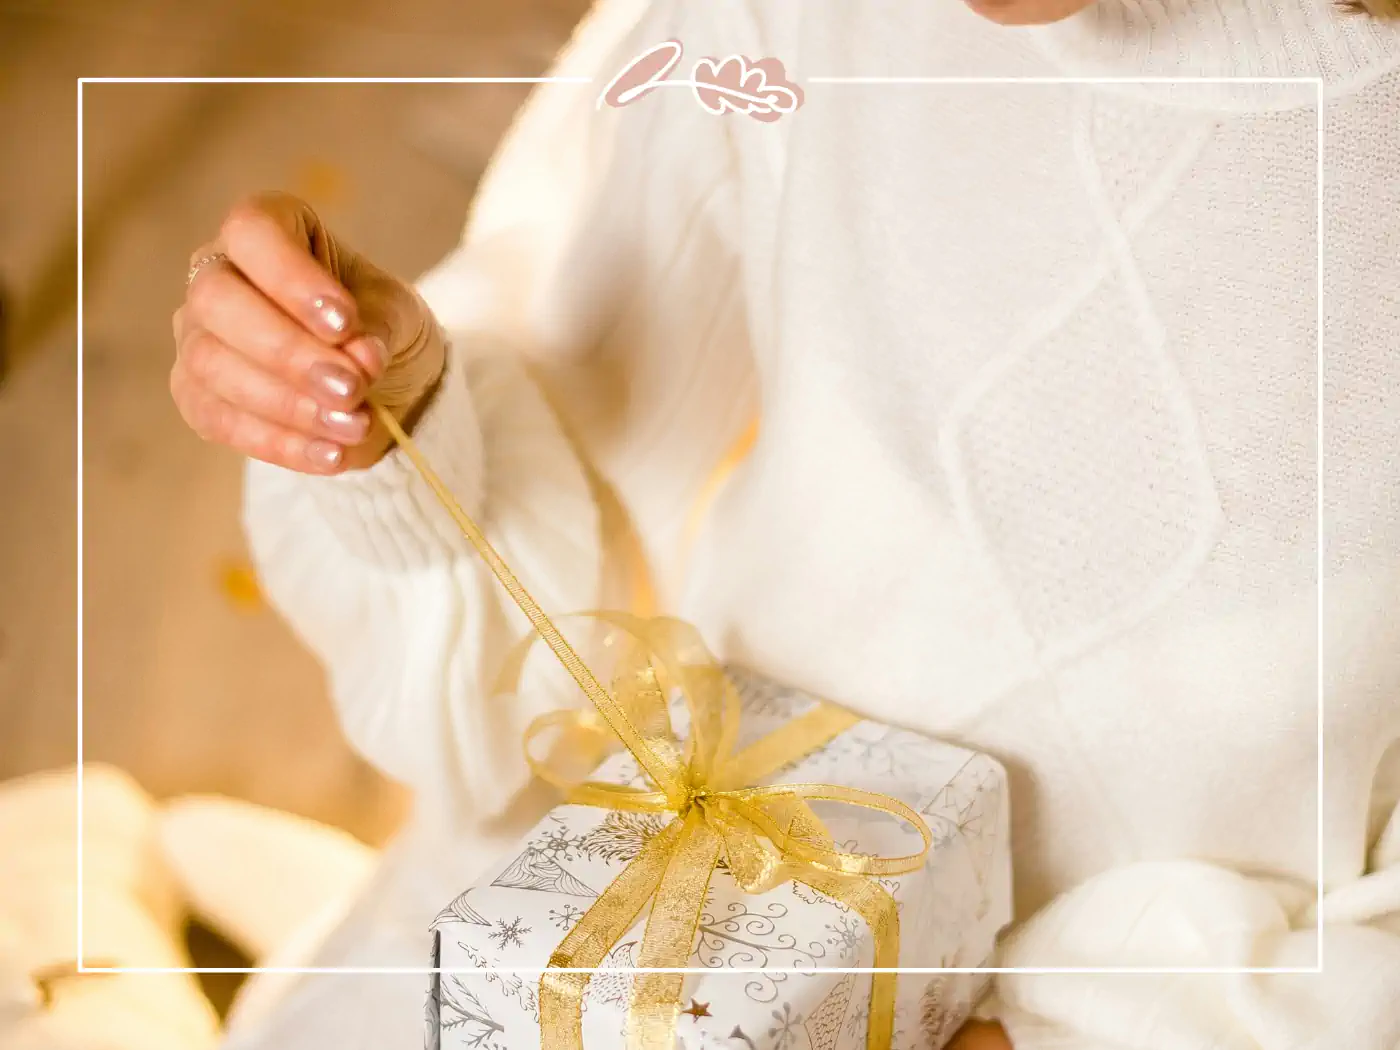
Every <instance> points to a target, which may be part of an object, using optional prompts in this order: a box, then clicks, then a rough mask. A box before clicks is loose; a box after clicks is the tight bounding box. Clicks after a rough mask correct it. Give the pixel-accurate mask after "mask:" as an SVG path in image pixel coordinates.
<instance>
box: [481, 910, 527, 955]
mask: <svg viewBox="0 0 1400 1050" xmlns="http://www.w3.org/2000/svg"><path fill="white" fill-rule="evenodd" d="M530 929H531V927H529V926H526V925H525V917H524V916H523V915H517V916H516V917H515V918H514V919H512V920H511V921H510V922H506V921H505V920H504V919H497V920H496V928H495V929H493V930H492V931H491V934H490V937H491V940H492V941H493V942H494V943H495V945H496V947H498V948H519V947H520V946H521V943H522V941H521V939H522V938H523V937H524V936H525V935H526V934H527V933H529V932H530Z"/></svg>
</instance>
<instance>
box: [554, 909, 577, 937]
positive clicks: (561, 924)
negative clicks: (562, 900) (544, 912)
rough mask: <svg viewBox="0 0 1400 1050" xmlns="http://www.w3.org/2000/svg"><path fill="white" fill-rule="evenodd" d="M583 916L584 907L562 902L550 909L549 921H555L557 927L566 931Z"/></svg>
mask: <svg viewBox="0 0 1400 1050" xmlns="http://www.w3.org/2000/svg"><path fill="white" fill-rule="evenodd" d="M581 918H583V909H581V908H575V907H574V906H573V905H572V904H561V905H560V906H559V907H557V908H550V909H549V921H550V922H552V923H554V925H555V927H556V928H557V929H560V930H563V931H565V932H566V933H567V932H568V931H569V930H572V929H573V928H574V926H575V924H576V923H577V922H578V921H579V919H581Z"/></svg>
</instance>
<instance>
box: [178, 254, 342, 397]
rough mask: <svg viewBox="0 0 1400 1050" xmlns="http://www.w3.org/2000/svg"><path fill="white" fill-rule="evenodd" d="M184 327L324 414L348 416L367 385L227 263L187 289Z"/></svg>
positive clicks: (334, 351) (205, 273) (339, 353)
mask: <svg viewBox="0 0 1400 1050" xmlns="http://www.w3.org/2000/svg"><path fill="white" fill-rule="evenodd" d="M186 324H187V325H193V326H196V327H198V328H200V329H203V330H205V331H208V332H210V333H212V334H213V335H214V336H215V337H216V338H217V339H218V340H219V341H221V342H222V343H223V344H225V345H227V346H230V347H234V348H236V349H237V351H238V352H239V353H241V354H243V355H244V356H246V357H247V358H248V359H249V361H250V362H251V363H252V364H254V365H256V366H257V367H258V368H259V369H261V370H262V371H264V372H266V373H268V374H269V375H271V376H274V377H276V378H278V379H280V380H282V381H283V382H284V383H286V384H288V385H289V386H291V387H293V388H294V389H296V390H299V391H300V392H301V393H303V394H306V395H308V396H310V397H313V398H315V399H316V400H317V401H319V402H321V403H322V404H323V405H325V406H326V407H327V408H334V409H341V410H344V411H351V410H353V409H355V408H357V407H358V406H359V405H360V403H361V402H362V401H363V400H364V395H365V390H366V387H367V380H366V377H365V376H364V375H363V374H362V372H361V371H360V369H359V367H358V366H357V364H356V362H355V361H354V359H353V358H351V357H349V356H348V355H347V354H346V353H345V352H344V351H343V350H341V349H339V348H337V347H335V346H331V345H328V344H327V343H326V342H324V341H322V340H320V339H317V338H316V337H315V336H313V335H312V334H310V333H309V332H307V331H306V330H305V329H304V328H302V327H301V326H300V325H298V324H297V323H296V322H295V321H293V320H292V318H290V317H288V316H287V315H286V314H285V313H283V312H282V310H280V309H279V308H278V307H277V306H276V305H275V304H274V303H273V302H272V301H271V300H269V298H268V297H267V296H266V295H264V294H263V293H262V292H260V291H259V290H258V289H257V288H255V287H253V285H251V284H250V283H249V282H248V281H247V280H246V279H245V278H244V276H243V275H242V274H241V273H239V272H238V271H237V270H236V269H234V267H233V266H232V265H230V264H228V263H224V262H218V263H212V264H210V265H209V266H207V267H205V268H204V269H203V270H201V271H200V273H199V276H198V277H196V278H195V280H194V282H193V283H192V284H191V285H190V288H189V294H188V307H187V318H186ZM216 392H217V393H220V394H221V396H222V395H223V394H224V392H223V391H220V390H217V389H216Z"/></svg>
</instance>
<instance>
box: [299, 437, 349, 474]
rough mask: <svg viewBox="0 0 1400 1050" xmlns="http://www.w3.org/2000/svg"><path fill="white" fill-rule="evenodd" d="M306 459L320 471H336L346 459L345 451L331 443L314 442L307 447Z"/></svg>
mask: <svg viewBox="0 0 1400 1050" xmlns="http://www.w3.org/2000/svg"><path fill="white" fill-rule="evenodd" d="M306 458H307V460H308V461H309V462H310V463H311V465H312V466H314V467H315V468H316V469H318V470H334V469H335V468H336V467H338V466H340V461H341V460H342V459H344V458H345V450H344V449H343V448H341V447H340V446H339V445H332V444H331V443H330V442H329V441H313V442H311V444H309V445H307V446H306Z"/></svg>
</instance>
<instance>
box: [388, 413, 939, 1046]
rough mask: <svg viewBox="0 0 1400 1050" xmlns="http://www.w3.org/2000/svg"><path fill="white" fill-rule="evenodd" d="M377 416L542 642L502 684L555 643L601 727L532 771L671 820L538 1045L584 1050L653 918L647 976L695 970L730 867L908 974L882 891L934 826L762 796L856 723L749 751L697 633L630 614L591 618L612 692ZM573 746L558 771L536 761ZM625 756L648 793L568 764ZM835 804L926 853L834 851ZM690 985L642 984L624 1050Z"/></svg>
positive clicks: (676, 1004)
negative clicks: (597, 1005) (584, 775)
mask: <svg viewBox="0 0 1400 1050" xmlns="http://www.w3.org/2000/svg"><path fill="white" fill-rule="evenodd" d="M373 407H374V410H375V412H376V414H377V415H378V417H379V418H380V420H381V421H382V422H383V423H384V426H385V427H386V428H387V429H388V430H389V432H390V433H391V434H392V435H393V436H394V438H395V439H396V440H397V442H398V444H399V447H400V448H401V449H402V450H403V452H404V454H405V455H406V456H407V457H408V459H409V461H410V462H411V463H412V464H413V465H414V467H415V468H416V469H417V470H418V472H419V473H420V474H421V475H422V477H423V480H424V481H425V482H426V483H427V484H428V486H429V488H431V489H432V491H433V492H434V494H435V495H436V496H437V498H438V500H439V501H440V502H441V503H442V505H443V507H444V508H445V509H446V510H447V512H448V513H449V514H450V515H451V516H452V518H453V519H454V521H455V522H456V523H457V525H458V527H459V528H460V529H461V530H462V533H463V535H465V536H466V538H467V539H468V540H469V541H470V542H471V544H472V546H473V547H474V548H475V549H476V550H477V552H478V553H479V554H480V555H481V557H482V558H483V559H484V560H485V562H486V564H487V566H488V567H489V568H490V569H491V571H492V572H493V573H494V574H495V576H496V578H497V579H498V580H499V581H500V582H501V585H502V586H503V587H504V588H505V589H506V591H507V592H508V593H509V594H510V596H511V598H512V599H513V600H514V601H515V603H516V604H517V605H518V606H519V607H520V609H521V610H522V611H523V612H524V613H525V615H526V617H527V618H528V619H529V621H530V623H531V624H532V625H533V627H534V633H533V634H532V635H531V636H530V637H529V638H527V639H526V641H525V642H524V643H522V645H521V646H519V647H517V649H516V650H515V652H514V653H512V654H511V655H510V657H508V659H507V661H506V666H505V668H504V671H503V683H504V684H505V685H506V686H507V687H511V688H513V687H514V685H515V684H516V682H518V680H519V676H520V674H521V672H522V670H523V668H524V664H525V659H526V656H527V653H528V650H529V648H530V646H531V645H532V644H533V643H534V642H535V641H537V640H543V641H544V642H545V644H546V645H548V646H549V648H550V649H551V650H552V651H553V653H554V655H555V656H556V657H557V658H558V660H559V662H560V663H561V664H563V666H564V667H565V669H566V670H568V672H569V674H570V676H571V677H572V678H573V679H574V681H575V682H576V683H577V684H578V686H579V688H580V689H582V690H583V693H584V695H585V696H587V697H588V699H589V700H590V701H591V703H592V705H593V709H592V710H591V711H589V710H585V711H556V712H552V713H550V714H547V715H543V716H541V717H540V718H538V719H536V720H535V721H534V722H533V723H532V724H531V726H530V728H529V730H528V732H527V733H526V740H525V748H526V757H527V759H528V761H529V763H530V766H531V768H532V770H533V771H534V772H535V773H536V775H538V776H539V777H541V778H542V779H544V780H546V781H548V782H549V783H552V784H554V785H556V786H558V787H559V788H561V789H562V790H563V791H564V793H565V798H566V800H567V801H569V802H572V803H576V804H579V805H590V806H600V807H604V808H608V809H617V810H628V811H632V812H644V813H658V814H660V813H670V814H673V815H674V819H673V820H671V821H670V822H669V823H668V824H666V825H665V827H664V828H663V829H662V830H661V831H660V832H659V833H658V834H657V835H655V836H654V837H652V838H651V839H650V840H649V841H648V842H646V843H645V845H644V846H643V847H642V849H641V851H640V852H639V853H638V855H637V856H636V857H635V858H634V859H633V860H632V861H631V862H630V863H629V864H628V865H627V867H626V868H624V869H623V871H622V872H621V874H619V875H618V876H617V878H616V879H614V880H613V882H612V883H611V884H610V885H609V886H608V887H607V888H606V889H605V890H604V891H603V892H602V894H601V895H600V896H599V897H598V899H597V900H596V901H595V902H594V903H593V905H592V906H591V907H590V908H589V909H588V911H587V912H585V913H584V915H583V917H582V918H581V919H580V920H579V921H578V923H577V924H575V926H574V927H573V929H572V930H570V931H569V933H568V934H567V935H566V936H565V938H564V940H563V941H562V942H561V943H560V945H559V947H558V948H556V949H555V951H554V953H553V954H552V955H551V956H550V959H549V967H550V969H549V970H546V971H545V972H544V973H543V974H542V975H541V977H540V1030H541V1037H542V1046H543V1048H544V1050H582V1048H583V1024H582V1021H583V996H584V992H585V990H586V988H587V986H588V981H589V979H590V977H591V973H590V972H589V971H590V970H593V969H595V968H597V967H598V966H599V965H600V964H601V963H602V962H603V960H604V958H605V957H606V955H607V953H608V951H609V950H611V948H612V947H613V946H614V945H615V944H616V943H617V942H618V941H619V940H620V939H621V938H622V937H623V935H625V934H626V933H627V931H628V930H630V929H631V928H632V926H633V925H634V924H635V923H636V921H637V919H638V918H639V917H640V915H641V913H642V911H643V909H645V908H646V906H647V905H648V904H649V903H650V905H651V911H650V914H649V915H648V917H647V922H646V928H645V932H644V934H643V937H642V945H641V952H640V957H639V959H638V965H639V967H641V968H643V969H644V970H649V971H667V970H672V971H674V970H676V969H678V968H682V967H684V966H685V965H686V963H687V962H688V961H689V959H690V956H691V952H692V950H693V948H694V944H695V938H696V936H697V934H698V932H699V927H700V912H701V908H702V907H703V905H704V901H705V892H706V889H707V888H708V886H709V883H710V879H711V877H712V875H713V874H714V871H715V870H716V868H717V867H718V866H719V864H720V862H721V861H723V862H724V863H725V865H726V867H727V868H728V871H729V873H730V875H731V876H732V877H733V879H734V881H735V882H736V883H737V884H738V885H739V886H740V887H741V888H743V889H744V890H745V891H746V892H749V893H761V892H763V891H765V890H767V889H771V888H772V887H773V886H775V885H777V884H779V883H781V882H784V881H787V880H796V881H799V882H802V883H805V884H806V885H808V886H811V887H812V888H813V889H815V890H818V891H819V892H821V893H823V894H825V895H826V896H828V897H830V898H832V899H833V900H836V901H839V902H841V903H842V904H844V905H846V906H847V907H848V908H850V909H851V910H852V911H854V912H855V913H857V914H858V915H860V916H861V917H862V918H863V919H864V920H865V921H866V923H867V924H868V925H869V927H870V930H871V934H872V939H873V941H874V945H875V956H874V966H875V967H876V968H877V969H882V970H891V971H892V970H893V968H894V967H895V966H896V965H897V963H898V960H899V917H898V913H897V912H896V909H895V902H894V898H893V897H892V896H891V895H890V894H889V892H888V891H887V890H886V889H885V888H884V887H883V886H881V885H880V884H879V883H878V882H877V881H876V879H877V878H878V877H880V876H889V875H897V874H902V873H906V872H911V871H915V870H917V869H918V868H920V867H921V866H922V865H923V863H924V858H925V856H926V855H927V853H928V850H929V848H930V846H931V845H932V838H933V837H932V833H931V832H930V831H929V828H928V825H927V824H925V823H924V821H923V820H922V818H920V816H919V815H918V813H916V812H915V811H914V810H913V809H911V808H910V807H909V806H907V805H905V804H904V803H903V802H900V801H899V800H898V799H895V798H892V797H890V796H888V795H882V794H877V793H874V792H869V791H861V790H857V789H855V788H849V787H842V786H839V785H834V784H774V785H768V786H756V785H758V782H760V781H762V780H764V779H766V778H767V777H769V776H771V775H773V774H774V773H776V772H777V771H778V770H779V769H781V768H782V767H783V766H785V765H788V764H790V763H791V762H793V761H795V760H796V759H798V758H801V757H802V756H803V755H806V754H809V753H811V752H812V751H814V750H816V749H818V748H820V747H822V746H824V745H825V744H827V743H828V742H830V741H831V740H832V739H834V738H835V737H836V736H838V735H839V734H841V733H842V732H844V731H845V730H847V729H849V728H850V727H851V726H852V725H854V724H855V723H856V722H858V721H859V719H858V718H857V717H856V716H855V715H852V714H850V713H849V712H847V711H843V710H841V709H839V708H836V707H833V706H831V705H828V704H818V705H817V706H816V707H815V708H813V709H812V710H811V711H809V712H807V713H806V714H803V715H802V716H800V717H798V718H795V719H793V720H791V721H789V722H787V723H786V724H784V725H783V726H782V727H781V728H780V729H778V730H776V731H774V732H773V733H770V734H769V735H767V736H765V737H763V738H762V739H760V740H758V741H756V742H754V743H751V744H748V745H747V746H745V747H742V748H740V747H739V746H738V739H739V721H740V710H739V698H738V694H737V692H736V691H735V689H734V686H733V684H732V682H731V681H730V680H729V678H728V677H727V676H726V675H725V674H724V671H723V669H722V667H721V666H720V665H719V664H718V662H717V661H716V660H715V659H714V657H713V656H711V655H710V653H709V652H708V650H706V648H705V646H704V643H703V642H702V641H701V639H700V636H699V633H698V632H697V631H696V630H695V629H694V628H693V627H691V626H690V625H689V624H686V623H683V622H681V621H679V620H675V619H671V618H668V617H660V616H658V617H648V618H642V617H637V616H633V615H631V614H628V613H621V612H594V613H585V614H582V615H583V616H585V617H587V618H589V619H592V620H595V621H598V622H601V623H602V624H603V625H605V626H606V627H608V628H610V629H611V631H612V632H613V633H612V635H611V637H610V641H611V642H617V641H621V643H622V644H621V645H620V646H619V647H618V650H617V656H616V659H615V661H614V666H613V673H612V688H611V689H606V688H604V687H603V685H602V683H600V682H599V681H598V679H597V677H596V676H595V675H594V674H593V672H592V671H591V670H589V668H588V667H587V666H586V665H585V664H584V662H583V661H582V660H581V659H580V658H579V657H578V655H577V653H576V652H575V651H574V649H573V647H572V646H570V645H569V643H568V641H567V640H565V638H564V636H563V635H562V634H561V633H560V632H559V629H558V627H557V626H556V625H555V624H554V622H553V621H552V620H551V619H550V618H549V617H548V616H547V615H546V614H545V613H544V611H543V610H542V609H540V607H539V606H538V605H537V604H536V603H535V601H534V599H533V598H531V597H530V595H529V593H528V592H527V591H526V590H525V588H524V587H523V586H522V585H521V583H520V581H519V580H518V579H517V578H516V576H515V574H514V573H513V572H512V571H511V569H510V567H509V566H507V565H506V564H505V562H504V561H503V560H502V559H501V557H500V555H499V554H497V553H496V551H495V549H494V548H493V547H492V546H491V544H490V542H489V541H488V540H487V539H486V537H485V535H484V534H483V533H482V531H481V529H480V528H479V527H478V526H477V525H476V523H475V522H474V521H472V519H471V518H470V516H468V515H467V514H466V512H465V511H463V510H462V508H461V507H460V506H459V505H458V503H457V501H456V500H455V499H454V498H453V497H452V494H451V493H450V492H448V491H447V489H446V487H445V486H444V485H443V483H442V481H441V480H440V479H439V478H438V477H437V475H436V474H435V473H434V472H433V470H432V468H431V467H430V466H429V465H428V463H427V462H426V461H425V460H424V458H423V456H422V454H421V453H420V452H419V451H418V449H417V447H416V446H415V445H414V443H413V442H412V441H411V440H410V439H409V437H408V435H407V434H405V433H404V432H403V429H402V428H401V427H400V426H399V424H398V422H397V420H395V419H394V418H393V416H392V415H391V414H390V413H389V412H387V411H385V410H384V409H383V408H382V407H381V406H379V405H377V404H375V405H374V406H373ZM677 695H679V697H680V698H681V699H682V700H683V701H684V704H685V707H686V709H687V712H688V714H689V720H690V725H689V733H688V735H687V737H686V739H685V741H684V742H682V741H681V740H680V739H679V738H678V737H677V735H676V734H675V732H674V729H673V727H672V724H671V717H670V708H669V704H668V700H669V698H671V697H673V696H677ZM550 733H562V734H563V736H562V738H561V740H560V741H559V742H562V743H563V744H565V745H566V746H565V747H559V746H556V747H555V748H554V749H553V750H552V753H551V755H550V756H548V757H544V758H541V757H537V756H536V754H535V750H536V748H535V747H534V745H535V744H537V743H538V742H539V741H541V740H542V739H543V738H544V737H545V736H546V735H548V734H550ZM614 741H620V742H621V743H622V745H623V746H624V747H626V748H627V750H628V751H629V752H631V754H632V755H633V757H634V758H635V759H636V760H637V764H638V766H639V768H640V770H641V774H642V777H643V779H644V780H645V782H646V785H647V786H645V787H632V786H626V785H619V784H608V783H602V782H597V781H587V780H585V781H583V782H579V781H578V779H577V778H576V777H572V776H570V775H569V774H568V773H567V772H566V771H565V770H564V769H563V760H564V759H565V758H566V757H568V756H569V755H572V756H573V757H574V758H575V759H577V757H578V755H579V754H580V753H587V754H592V753H596V754H598V755H601V754H602V753H603V752H604V751H606V750H607V748H608V746H609V745H610V744H611V743H613V742H614ZM813 802H831V803H841V804H845V805H850V806H858V807H863V808H867V809H875V810H880V811H882V812H884V813H887V814H889V815H891V816H894V817H895V818H897V819H899V820H902V821H905V822H906V823H908V824H909V825H911V826H912V827H913V828H915V829H916V830H917V831H918V832H919V834H920V836H921V838H922V839H923V846H922V848H921V849H920V850H919V851H918V852H916V853H912V854H909V855H907V856H902V857H878V856H868V855H865V854H858V853H848V852H843V851H841V850H837V849H835V848H834V846H833V843H832V838H831V835H830V834H829V833H828V831H827V830H826V828H825V826H824V825H823V824H822V822H821V820H820V819H819V818H818V817H817V815H816V814H815V813H814V812H813V810H812V808H811V805H810V803H813ZM895 980H896V975H895V974H894V973H893V972H884V973H876V974H874V975H873V978H872V983H871V990H870V1011H869V1021H868V1024H867V1031H866V1046H867V1048H868V1050H888V1048H889V1046H890V1042H891V1038H892V1035H893V1027H894V999H895ZM683 981H684V974H682V973H676V972H642V973H638V974H637V975H636V980H635V981H634V983H633V989H632V1001H631V1007H630V1010H629V1013H628V1023H627V1040H628V1045H629V1046H630V1047H632V1048H634V1050H671V1048H672V1046H673V1045H674V1030H675V1024H676V1021H677V1018H678V1015H679V1011H680V1000H681V992H682V984H683Z"/></svg>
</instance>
